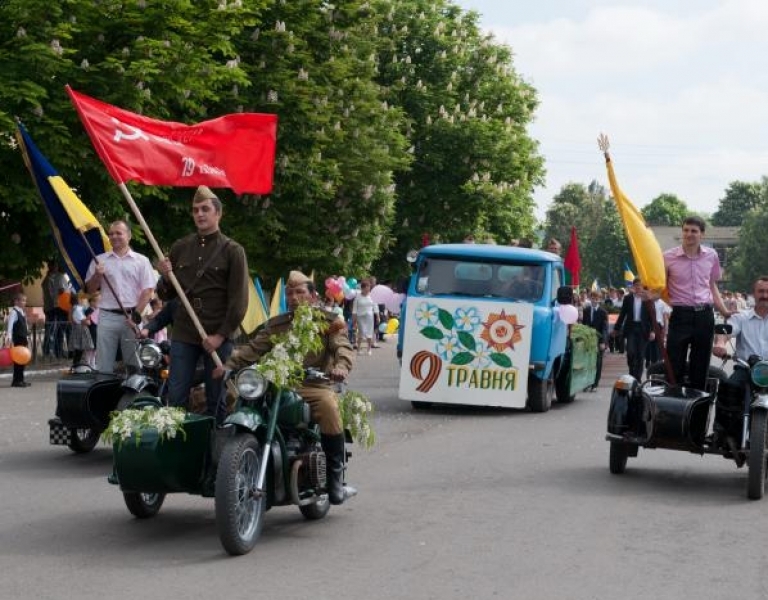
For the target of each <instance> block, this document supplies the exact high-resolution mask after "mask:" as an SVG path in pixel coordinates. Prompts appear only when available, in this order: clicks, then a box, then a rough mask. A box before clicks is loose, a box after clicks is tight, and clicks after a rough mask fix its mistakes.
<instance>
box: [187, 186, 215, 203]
mask: <svg viewBox="0 0 768 600" xmlns="http://www.w3.org/2000/svg"><path fill="white" fill-rule="evenodd" d="M210 198H216V199H217V200H218V199H219V197H218V196H217V195H216V194H214V193H213V192H212V191H211V188H209V187H208V186H205V185H201V186H200V187H199V188H197V191H196V192H195V197H194V198H192V202H202V201H203V200H208V199H210Z"/></svg>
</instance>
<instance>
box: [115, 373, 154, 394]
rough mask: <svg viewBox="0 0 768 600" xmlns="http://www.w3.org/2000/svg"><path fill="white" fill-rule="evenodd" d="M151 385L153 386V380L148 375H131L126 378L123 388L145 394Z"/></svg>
mask: <svg viewBox="0 0 768 600" xmlns="http://www.w3.org/2000/svg"><path fill="white" fill-rule="evenodd" d="M151 384H152V380H151V379H150V378H149V377H147V376H146V375H142V374H141V373H134V374H133V375H129V376H128V377H126V379H125V381H123V383H122V385H121V387H122V388H123V389H124V390H132V391H134V392H136V393H139V392H143V391H144V390H145V389H147V388H148V387H149V386H150V385H151Z"/></svg>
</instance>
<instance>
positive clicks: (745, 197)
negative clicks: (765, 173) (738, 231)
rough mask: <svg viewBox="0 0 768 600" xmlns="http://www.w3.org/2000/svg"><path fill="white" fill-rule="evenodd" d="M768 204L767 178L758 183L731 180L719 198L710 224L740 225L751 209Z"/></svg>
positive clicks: (722, 225) (720, 225) (719, 225)
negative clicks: (722, 195) (723, 194)
mask: <svg viewBox="0 0 768 600" xmlns="http://www.w3.org/2000/svg"><path fill="white" fill-rule="evenodd" d="M766 206H768V178H765V177H763V180H762V182H760V183H747V182H745V181H733V182H731V183H730V185H729V186H728V188H727V189H726V190H725V196H724V197H723V198H721V199H720V203H719V205H718V208H717V211H715V213H714V214H713V215H712V224H713V225H715V226H718V227H726V226H736V227H738V226H740V225H741V224H742V223H744V219H745V217H746V215H747V214H749V212H750V211H751V210H754V209H756V208H759V207H766Z"/></svg>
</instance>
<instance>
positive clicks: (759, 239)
mask: <svg viewBox="0 0 768 600" xmlns="http://www.w3.org/2000/svg"><path fill="white" fill-rule="evenodd" d="M766 231H768V207H762V206H761V207H758V208H756V209H754V210H752V211H750V212H749V213H747V214H746V215H745V216H744V224H743V225H742V226H741V230H740V232H739V243H738V245H737V246H736V247H735V248H733V249H732V250H731V253H730V254H729V268H728V276H729V279H730V287H731V288H732V289H741V290H751V289H752V284H753V283H754V282H755V279H757V278H758V277H760V276H762V275H766V273H768V269H767V268H766V266H765V265H766V264H768V242H766V237H765V232H766Z"/></svg>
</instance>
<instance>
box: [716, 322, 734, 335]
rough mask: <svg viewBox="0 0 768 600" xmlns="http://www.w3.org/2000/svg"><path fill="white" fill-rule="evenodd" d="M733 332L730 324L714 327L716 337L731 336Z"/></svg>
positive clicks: (719, 324)
mask: <svg viewBox="0 0 768 600" xmlns="http://www.w3.org/2000/svg"><path fill="white" fill-rule="evenodd" d="M732 332H733V325H731V324H730V323H718V324H717V325H715V333H716V334H718V335H731V333H732Z"/></svg>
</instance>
